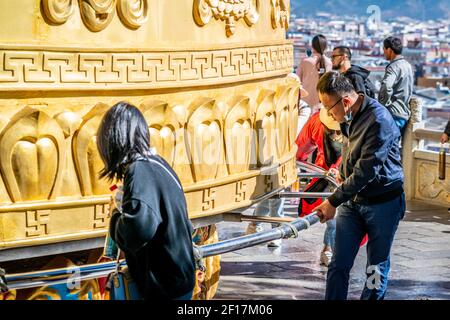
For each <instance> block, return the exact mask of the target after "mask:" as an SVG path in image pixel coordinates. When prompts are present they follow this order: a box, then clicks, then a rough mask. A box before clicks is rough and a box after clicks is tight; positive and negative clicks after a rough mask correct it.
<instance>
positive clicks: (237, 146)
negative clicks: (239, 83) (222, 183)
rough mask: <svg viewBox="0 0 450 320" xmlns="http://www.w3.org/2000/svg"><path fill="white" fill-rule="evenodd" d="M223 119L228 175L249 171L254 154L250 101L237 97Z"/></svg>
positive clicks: (252, 111) (252, 115)
mask: <svg viewBox="0 0 450 320" xmlns="http://www.w3.org/2000/svg"><path fill="white" fill-rule="evenodd" d="M231 105H232V107H231V108H230V110H229V112H228V113H227V115H226V117H225V147H226V150H225V151H226V163H227V166H228V173H229V174H239V173H241V172H245V171H248V170H249V169H250V162H251V158H252V155H253V156H254V154H255V152H256V151H255V148H254V146H255V142H254V135H253V119H254V114H255V112H254V110H253V105H252V104H251V103H250V99H249V98H248V97H245V96H238V97H236V98H235V99H234V101H232V102H231Z"/></svg>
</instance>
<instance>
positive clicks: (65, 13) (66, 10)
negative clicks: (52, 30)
mask: <svg viewBox="0 0 450 320" xmlns="http://www.w3.org/2000/svg"><path fill="white" fill-rule="evenodd" d="M73 2H75V0H42V8H43V10H44V16H45V17H46V18H47V19H48V20H49V21H50V22H51V23H54V24H63V23H65V22H66V21H67V20H68V19H69V17H70V16H71V15H72V12H73V8H74V5H73Z"/></svg>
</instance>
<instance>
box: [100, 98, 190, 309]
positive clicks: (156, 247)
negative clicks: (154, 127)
mask: <svg viewBox="0 0 450 320" xmlns="http://www.w3.org/2000/svg"><path fill="white" fill-rule="evenodd" d="M97 146H98V150H99V152H100V156H101V158H102V160H103V162H104V164H105V168H104V169H103V170H102V171H101V172H100V177H101V178H103V177H106V178H109V179H110V180H113V179H116V180H117V181H123V185H124V192H123V199H122V210H121V211H120V210H119V209H114V211H113V214H112V217H111V222H110V234H111V237H112V239H113V240H114V241H115V242H116V243H117V245H118V246H119V248H120V249H121V250H122V251H123V252H124V253H125V258H126V261H127V265H128V268H129V271H130V274H131V277H132V278H133V280H134V281H135V282H136V283H137V286H138V288H139V291H140V292H141V294H142V296H143V297H144V299H148V300H155V299H156V300H159V299H190V298H191V296H192V291H193V289H194V284H195V261H194V254H193V247H192V231H193V230H192V225H191V223H190V221H189V219H188V214H187V206H186V199H185V197H184V192H183V188H182V186H181V182H180V180H179V179H178V177H177V175H176V173H175V172H174V171H173V170H172V168H171V167H170V165H169V164H168V163H167V162H166V161H165V160H164V159H163V158H161V157H159V156H157V155H156V154H153V153H152V152H151V151H150V150H151V149H150V133H149V129H148V124H147V122H146V121H145V119H144V116H143V115H142V113H141V112H140V111H139V110H138V109H137V108H136V107H134V106H132V105H130V104H128V103H126V102H119V103H117V104H116V105H114V106H113V107H112V108H111V109H110V110H109V111H108V112H107V113H106V114H105V116H104V117H103V119H102V122H101V124H100V127H99V129H98V133H97Z"/></svg>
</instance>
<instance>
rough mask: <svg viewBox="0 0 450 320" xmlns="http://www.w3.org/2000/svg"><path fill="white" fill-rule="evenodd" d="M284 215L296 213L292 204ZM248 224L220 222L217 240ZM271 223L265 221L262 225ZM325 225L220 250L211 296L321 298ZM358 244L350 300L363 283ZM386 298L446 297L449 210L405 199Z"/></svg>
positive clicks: (449, 288) (237, 233)
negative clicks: (273, 243) (276, 242)
mask: <svg viewBox="0 0 450 320" xmlns="http://www.w3.org/2000/svg"><path fill="white" fill-rule="evenodd" d="M285 212H286V214H287V215H289V216H294V215H295V213H294V212H295V209H294V208H293V206H290V205H288V206H286V211H285ZM246 226H247V223H229V222H224V223H220V224H218V230H219V237H220V239H226V238H230V237H236V236H240V235H243V234H244V232H245V228H246ZM269 227H270V225H269V224H266V226H265V228H266V229H267V228H269ZM324 230H325V225H322V224H315V225H313V226H312V227H311V228H310V229H308V230H306V231H304V232H301V233H300V236H299V238H297V239H289V240H283V245H282V247H281V248H276V249H273V248H268V247H267V245H265V244H263V245H258V246H256V247H252V248H247V249H243V250H240V251H235V252H231V253H227V254H224V255H222V263H221V266H222V270H221V276H220V284H219V289H218V291H217V294H216V296H215V299H239V300H240V299H246V300H247V299H301V300H305V299H313V300H316V299H323V296H324V293H325V279H326V272H327V268H326V267H324V266H320V265H319V256H320V251H321V249H322V239H323V232H324ZM365 248H366V247H365V246H364V247H362V248H361V249H360V251H359V253H358V256H357V258H356V260H355V265H354V267H353V269H352V272H351V275H350V279H351V280H350V287H349V295H348V298H349V299H359V296H360V294H361V290H362V288H363V286H364V282H365V273H364V271H365V264H366V252H365V251H366V250H365ZM386 299H390V300H406V299H408V300H416V299H421V300H422V299H450V213H449V212H448V210H447V208H442V207H436V206H431V205H428V204H425V203H419V202H410V203H408V204H407V212H406V214H405V218H404V219H403V221H401V222H400V226H399V229H398V231H397V233H396V238H395V240H394V245H393V248H392V254H391V273H390V282H389V286H388V292H387V294H386Z"/></svg>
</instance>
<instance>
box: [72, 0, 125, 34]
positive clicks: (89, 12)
mask: <svg viewBox="0 0 450 320" xmlns="http://www.w3.org/2000/svg"><path fill="white" fill-rule="evenodd" d="M115 5H116V0H81V1H80V13H81V18H82V20H83V22H84V24H85V25H86V27H87V28H88V29H89V30H91V31H93V32H98V31H101V30H103V29H105V28H106V27H107V26H108V25H109V23H110V22H111V20H112V18H113V17H114V9H115Z"/></svg>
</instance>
